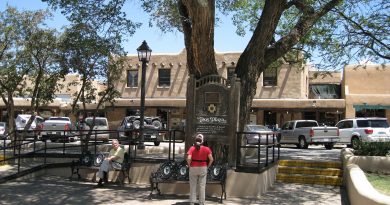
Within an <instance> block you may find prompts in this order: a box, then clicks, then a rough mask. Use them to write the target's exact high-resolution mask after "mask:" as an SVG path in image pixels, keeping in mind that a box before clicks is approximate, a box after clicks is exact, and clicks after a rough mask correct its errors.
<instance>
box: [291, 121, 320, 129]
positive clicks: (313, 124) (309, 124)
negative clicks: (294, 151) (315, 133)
mask: <svg viewBox="0 0 390 205" xmlns="http://www.w3.org/2000/svg"><path fill="white" fill-rule="evenodd" d="M317 126H318V124H317V122H313V121H300V122H297V124H296V125H295V128H299V127H317Z"/></svg>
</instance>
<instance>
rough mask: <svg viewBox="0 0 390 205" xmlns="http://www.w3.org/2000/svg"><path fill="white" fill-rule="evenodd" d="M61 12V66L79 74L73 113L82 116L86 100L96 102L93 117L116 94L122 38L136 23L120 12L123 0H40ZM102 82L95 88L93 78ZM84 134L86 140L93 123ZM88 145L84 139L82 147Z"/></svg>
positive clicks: (88, 102)
mask: <svg viewBox="0 0 390 205" xmlns="http://www.w3.org/2000/svg"><path fill="white" fill-rule="evenodd" d="M44 1H46V2H48V3H49V4H50V5H51V6H53V7H54V8H57V7H59V8H60V9H61V12H62V13H63V14H64V15H65V16H66V18H67V19H68V20H69V21H70V23H71V24H70V26H68V27H67V28H66V29H65V32H64V35H63V36H62V41H61V61H60V62H61V67H64V68H68V69H70V70H72V71H73V72H74V73H77V74H79V75H80V90H78V91H77V92H76V93H74V98H73V105H72V110H73V113H75V114H79V115H82V116H83V117H86V111H87V106H86V105H88V104H92V103H96V107H95V109H94V110H93V117H95V116H97V114H98V112H99V111H101V110H102V108H103V109H105V108H106V107H105V104H110V105H111V106H114V103H113V102H114V101H115V98H117V97H119V96H120V93H119V91H117V90H116V88H115V85H114V83H115V82H117V81H118V80H119V79H120V78H121V75H122V72H123V69H124V68H125V67H124V62H125V58H124V56H126V53H125V52H124V49H123V47H122V42H123V40H124V39H125V38H127V36H131V35H132V34H133V33H134V31H135V29H136V28H138V27H139V24H137V23H133V22H132V21H131V20H129V19H127V18H126V14H125V13H124V12H122V11H121V10H122V7H123V5H124V3H125V1H124V0H109V1H107V0H83V1H63V0H44ZM96 81H99V82H100V83H102V84H104V86H103V89H102V90H98V89H97V87H96V84H94V82H96ZM92 122H93V123H92V125H89V127H90V130H89V133H88V134H87V135H86V140H83V141H84V142H88V141H89V139H90V136H91V134H93V133H92V129H93V126H94V121H92ZM87 149H88V143H85V146H83V150H84V151H86V150H87Z"/></svg>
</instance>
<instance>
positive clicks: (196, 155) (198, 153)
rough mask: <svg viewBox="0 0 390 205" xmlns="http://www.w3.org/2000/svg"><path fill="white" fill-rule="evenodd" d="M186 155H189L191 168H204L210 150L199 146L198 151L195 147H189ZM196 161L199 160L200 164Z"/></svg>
mask: <svg viewBox="0 0 390 205" xmlns="http://www.w3.org/2000/svg"><path fill="white" fill-rule="evenodd" d="M187 154H188V155H191V159H192V161H191V164H190V166H191V167H206V166H207V159H208V157H207V156H208V155H209V154H211V149H210V148H208V147H206V146H202V145H201V146H200V149H199V150H196V148H195V146H192V147H190V149H189V150H188V152H187ZM196 160H201V161H202V162H197V161H196Z"/></svg>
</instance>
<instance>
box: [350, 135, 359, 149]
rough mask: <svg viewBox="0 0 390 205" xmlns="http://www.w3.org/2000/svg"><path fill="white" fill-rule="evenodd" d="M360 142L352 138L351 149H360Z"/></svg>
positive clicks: (356, 138)
mask: <svg viewBox="0 0 390 205" xmlns="http://www.w3.org/2000/svg"><path fill="white" fill-rule="evenodd" d="M359 143H360V140H359V138H358V137H352V139H351V147H352V149H358V147H359Z"/></svg>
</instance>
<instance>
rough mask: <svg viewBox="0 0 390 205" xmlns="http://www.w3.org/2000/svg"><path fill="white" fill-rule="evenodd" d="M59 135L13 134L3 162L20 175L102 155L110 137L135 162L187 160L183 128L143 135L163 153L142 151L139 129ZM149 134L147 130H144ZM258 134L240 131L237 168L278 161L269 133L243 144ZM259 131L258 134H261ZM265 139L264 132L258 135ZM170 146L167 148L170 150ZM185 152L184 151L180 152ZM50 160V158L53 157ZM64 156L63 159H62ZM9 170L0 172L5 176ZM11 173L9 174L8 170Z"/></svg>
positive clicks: (4, 142)
mask: <svg viewBox="0 0 390 205" xmlns="http://www.w3.org/2000/svg"><path fill="white" fill-rule="evenodd" d="M50 132H52V133H55V134H50V135H49V136H46V137H43V136H42V135H40V133H39V132H37V133H36V135H35V136H34V137H31V138H26V137H23V136H26V135H25V133H23V132H17V133H10V134H9V137H8V136H5V137H4V138H3V139H1V140H0V145H1V146H0V165H3V164H8V165H10V166H12V173H11V174H15V173H16V174H18V173H21V172H23V171H25V170H28V169H32V168H34V167H39V166H40V167H42V166H46V165H53V164H61V165H62V166H70V164H71V162H72V161H73V160H75V159H80V158H81V157H82V154H83V151H88V152H89V154H95V155H96V154H98V153H99V152H102V151H107V152H108V151H109V149H110V142H109V141H108V140H112V139H118V140H119V141H120V143H121V144H122V146H124V147H125V148H126V149H127V150H128V154H129V157H130V160H131V161H132V162H137V161H138V162H152V163H162V162H166V161H167V160H168V161H175V160H184V155H185V150H184V143H183V142H184V136H185V133H184V131H182V130H175V129H170V130H168V129H160V130H154V131H153V132H154V133H157V134H158V136H149V137H147V138H145V137H144V138H143V139H145V140H146V142H156V141H157V140H158V141H159V142H160V143H165V145H163V146H161V145H160V146H156V145H155V144H154V143H149V144H146V146H154V147H155V148H154V149H157V150H160V152H157V153H152V152H148V151H147V150H139V149H138V148H137V145H138V144H139V143H140V142H141V139H142V138H141V137H140V135H139V130H126V131H118V130H91V131H82V132H79V131H73V132H72V131H63V130H50ZM144 133H145V132H144ZM247 134H255V135H256V133H251V132H238V133H237V134H236V137H237V153H238V155H237V159H236V160H237V163H236V164H237V169H236V171H245V172H248V171H249V172H261V170H262V169H264V168H266V167H267V166H269V165H270V164H272V163H274V162H276V161H277V160H278V159H279V156H280V147H279V144H278V143H277V141H276V138H275V136H274V135H272V137H270V136H271V135H267V137H266V138H265V141H264V142H263V141H262V140H259V141H258V143H255V144H243V139H244V136H246V135H247ZM257 134H258V133H257ZM99 136H108V140H102V139H105V138H101V137H99ZM258 137H259V139H261V137H262V136H261V134H258ZM166 149H167V151H166ZM178 151H181V152H178ZM49 159H50V160H49ZM59 159H61V160H59ZM4 173H5V172H2V174H0V177H3V176H4V175H5V174H4ZM8 174H9V173H8Z"/></svg>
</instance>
